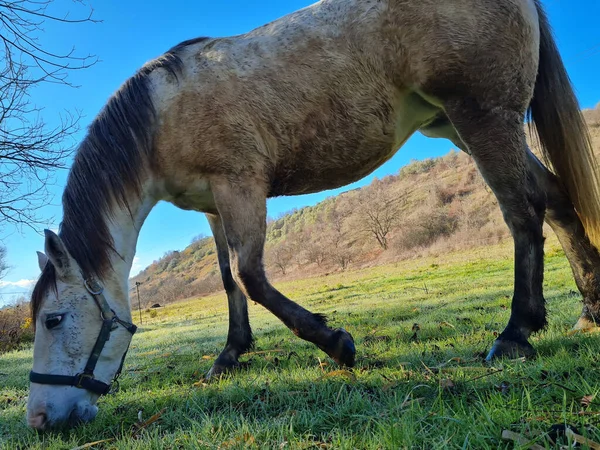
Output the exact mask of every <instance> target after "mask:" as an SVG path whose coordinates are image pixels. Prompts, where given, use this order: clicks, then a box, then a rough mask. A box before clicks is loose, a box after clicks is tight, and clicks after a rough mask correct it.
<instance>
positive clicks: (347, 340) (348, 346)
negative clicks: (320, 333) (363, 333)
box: [326, 328, 356, 367]
mask: <svg viewBox="0 0 600 450" xmlns="http://www.w3.org/2000/svg"><path fill="white" fill-rule="evenodd" d="M331 341H332V344H331V345H330V346H328V348H327V350H326V353H327V354H328V355H329V356H330V357H331V358H332V359H333V360H334V361H335V362H336V363H338V364H339V365H340V366H347V367H353V366H354V356H355V355H356V347H355V346H354V339H353V338H352V335H351V334H350V333H348V332H347V331H346V330H344V329H343V328H338V329H337V330H334V334H333V336H332V337H331Z"/></svg>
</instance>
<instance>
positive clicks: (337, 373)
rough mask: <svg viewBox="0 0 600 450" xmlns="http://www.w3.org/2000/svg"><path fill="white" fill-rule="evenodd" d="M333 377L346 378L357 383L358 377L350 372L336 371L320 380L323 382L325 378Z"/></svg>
mask: <svg viewBox="0 0 600 450" xmlns="http://www.w3.org/2000/svg"><path fill="white" fill-rule="evenodd" d="M332 377H346V378H348V379H349V380H350V381H356V375H354V374H353V373H352V372H350V371H349V370H334V371H333V372H329V373H326V374H325V375H323V376H322V377H319V378H318V380H323V379H325V378H332Z"/></svg>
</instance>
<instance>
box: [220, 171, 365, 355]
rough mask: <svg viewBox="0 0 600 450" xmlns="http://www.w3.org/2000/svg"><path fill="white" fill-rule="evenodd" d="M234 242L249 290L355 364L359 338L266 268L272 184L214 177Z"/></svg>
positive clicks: (297, 329)
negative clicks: (305, 304)
mask: <svg viewBox="0 0 600 450" xmlns="http://www.w3.org/2000/svg"><path fill="white" fill-rule="evenodd" d="M211 188H212V192H213V196H214V199H215V204H216V205H217V209H218V211H219V215H220V216H221V220H222V223H223V229H224V230H225V237H226V239H227V245H228V247H229V254H230V262H231V269H232V274H233V278H234V279H235V280H236V281H237V283H238V285H239V286H240V288H241V289H242V290H243V291H244V293H245V294H246V295H247V296H248V297H249V298H251V299H252V300H254V301H255V302H257V303H259V304H261V305H262V306H264V307H265V308H267V309H268V310H269V311H271V312H272V313H273V314H275V316H277V317H278V318H279V319H280V320H281V321H282V322H283V323H284V324H285V325H286V326H287V327H288V328H290V329H291V330H292V332H293V333H294V334H295V335H296V336H298V337H300V338H302V339H304V340H307V341H309V342H312V343H314V344H316V345H317V346H318V347H319V348H320V349H321V350H323V351H324V352H325V353H327V354H328V355H329V356H330V357H331V358H333V359H334V360H335V361H336V362H337V363H338V364H340V365H346V366H353V365H354V355H355V348H354V341H353V339H352V336H351V335H350V334H349V333H348V332H346V331H345V330H343V329H337V330H332V329H330V328H329V327H328V326H327V325H326V320H325V317H324V316H322V315H320V314H313V313H311V312H310V311H308V310H306V309H304V308H302V307H301V306H300V305H298V304H296V303H294V302H293V301H291V300H289V299H288V298H287V297H285V296H284V295H283V294H281V293H280V292H279V291H278V290H277V289H275V288H274V287H273V286H271V284H270V283H269V281H268V280H267V276H266V274H265V270H264V266H263V252H264V243H265V235H266V218H267V210H266V193H265V192H266V189H264V188H261V186H260V185H259V184H258V183H256V182H255V181H249V182H248V183H247V184H244V183H242V182H237V183H230V182H228V181H225V180H223V181H220V182H213V183H211Z"/></svg>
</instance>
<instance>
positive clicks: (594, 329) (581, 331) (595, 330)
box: [567, 327, 600, 336]
mask: <svg viewBox="0 0 600 450" xmlns="http://www.w3.org/2000/svg"><path fill="white" fill-rule="evenodd" d="M593 333H600V327H591V328H580V329H577V330H571V331H569V332H568V333H567V336H574V335H576V334H593Z"/></svg>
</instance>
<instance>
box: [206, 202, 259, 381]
mask: <svg viewBox="0 0 600 450" xmlns="http://www.w3.org/2000/svg"><path fill="white" fill-rule="evenodd" d="M206 218H207V219H208V223H209V224H210V228H211V230H212V233H213V237H214V239H215V244H216V247H217V258H218V261H219V268H220V270H221V277H222V279H223V287H224V288H225V292H226V294H227V303H228V307H229V331H228V333H227V343H226V344H225V348H224V349H223V351H222V352H221V354H220V355H219V357H218V358H217V359H216V361H215V362H214V364H213V366H212V367H211V369H210V371H209V372H208V374H207V375H206V378H213V377H216V376H219V375H221V374H222V373H225V372H229V371H231V370H232V369H235V368H237V367H238V366H239V362H238V358H239V357H240V355H242V354H243V353H246V352H247V351H248V350H250V348H252V342H253V341H252V330H251V328H250V321H249V318H248V301H247V300H246V296H245V295H244V293H243V292H242V291H241V290H240V288H239V286H238V285H237V283H236V282H235V281H234V279H233V275H232V273H231V267H230V264H229V250H228V248H227V239H226V238H225V231H224V230H223V224H222V223H221V218H220V217H219V216H218V215H216V214H206Z"/></svg>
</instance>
